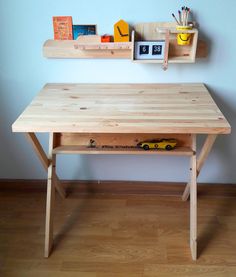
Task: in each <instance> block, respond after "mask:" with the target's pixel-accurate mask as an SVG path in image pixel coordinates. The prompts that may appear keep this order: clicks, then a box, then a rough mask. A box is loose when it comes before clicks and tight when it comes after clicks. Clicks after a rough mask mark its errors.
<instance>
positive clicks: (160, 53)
mask: <svg viewBox="0 0 236 277" xmlns="http://www.w3.org/2000/svg"><path fill="white" fill-rule="evenodd" d="M164 50H165V41H164V40H161V41H160V40H159V41H136V42H135V45H134V59H135V60H163V59H164Z"/></svg>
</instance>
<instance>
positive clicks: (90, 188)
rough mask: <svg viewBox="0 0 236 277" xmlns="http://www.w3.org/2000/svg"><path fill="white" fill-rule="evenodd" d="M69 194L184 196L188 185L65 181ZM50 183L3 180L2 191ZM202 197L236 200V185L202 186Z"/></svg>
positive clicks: (27, 189) (36, 188)
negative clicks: (235, 198)
mask: <svg viewBox="0 0 236 277" xmlns="http://www.w3.org/2000/svg"><path fill="white" fill-rule="evenodd" d="M61 183H62V186H63V187H65V188H66V189H67V191H68V192H69V193H70V192H73V193H79V194H119V195H121V194H134V195H135V194H151V195H160V196H181V195H182V193H183V191H184V187H185V185H186V183H176V182H140V181H77V180H73V181H69V180H63V181H62V182H61ZM46 186H47V181H46V180H15V179H0V191H11V190H14V191H25V192H27V193H28V192H31V191H45V192H46ZM198 195H204V196H221V197H222V196H223V197H236V184H206V183H204V184H203V183H200V184H198Z"/></svg>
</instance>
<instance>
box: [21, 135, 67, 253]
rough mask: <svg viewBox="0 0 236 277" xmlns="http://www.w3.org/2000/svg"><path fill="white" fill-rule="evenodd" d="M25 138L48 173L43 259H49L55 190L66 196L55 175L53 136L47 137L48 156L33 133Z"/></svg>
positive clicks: (51, 243)
mask: <svg viewBox="0 0 236 277" xmlns="http://www.w3.org/2000/svg"><path fill="white" fill-rule="evenodd" d="M26 135H27V138H28V139H29V141H30V142H31V143H32V145H33V148H34V150H35V152H36V153H37V155H38V157H39V159H40V161H41V162H42V164H43V166H44V168H45V169H46V170H47V171H48V180H47V203H46V224H45V251H44V256H45V258H47V257H49V255H50V252H51V249H52V246H53V205H54V199H55V189H56V190H57V191H58V193H59V195H60V196H61V197H62V198H63V199H64V198H65V196H66V193H65V190H64V189H63V187H62V186H61V184H60V181H59V179H58V177H57V175H56V155H55V154H53V148H54V145H55V136H54V134H53V133H51V134H50V135H49V136H50V137H49V154H48V157H47V155H46V154H45V152H44V150H43V148H42V146H41V145H40V143H39V141H38V139H37V137H36V135H35V134H34V133H27V134H26Z"/></svg>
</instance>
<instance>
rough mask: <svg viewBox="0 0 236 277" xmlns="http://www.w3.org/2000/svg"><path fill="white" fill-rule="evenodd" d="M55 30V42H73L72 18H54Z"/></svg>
mask: <svg viewBox="0 0 236 277" xmlns="http://www.w3.org/2000/svg"><path fill="white" fill-rule="evenodd" d="M53 28H54V39H55V40H72V39H73V31H72V17H71V16H53Z"/></svg>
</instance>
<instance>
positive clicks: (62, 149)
mask: <svg viewBox="0 0 236 277" xmlns="http://www.w3.org/2000/svg"><path fill="white" fill-rule="evenodd" d="M53 153H54V154H105V155H112V154H116V155H117V154H121V155H144V154H145V155H147V154H148V155H166V156H191V155H192V154H193V151H192V149H191V148H189V147H178V148H176V149H173V150H170V151H167V150H158V149H154V150H147V151H145V150H143V149H141V148H136V147H115V148H110V147H94V148H92V147H87V146H78V145H70V146H69V145H68V146H58V147H56V148H54V149H53Z"/></svg>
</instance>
